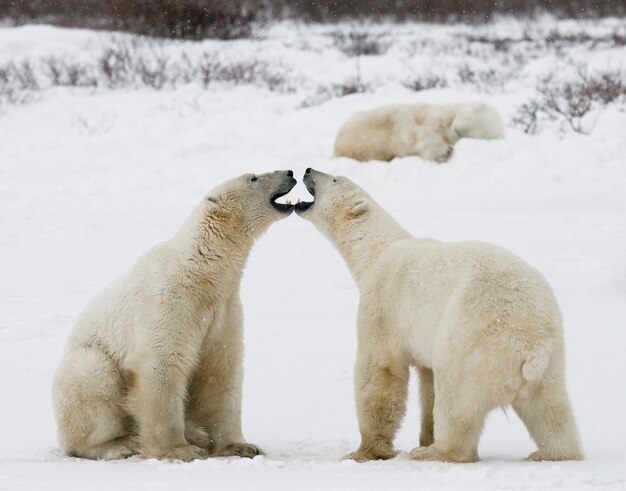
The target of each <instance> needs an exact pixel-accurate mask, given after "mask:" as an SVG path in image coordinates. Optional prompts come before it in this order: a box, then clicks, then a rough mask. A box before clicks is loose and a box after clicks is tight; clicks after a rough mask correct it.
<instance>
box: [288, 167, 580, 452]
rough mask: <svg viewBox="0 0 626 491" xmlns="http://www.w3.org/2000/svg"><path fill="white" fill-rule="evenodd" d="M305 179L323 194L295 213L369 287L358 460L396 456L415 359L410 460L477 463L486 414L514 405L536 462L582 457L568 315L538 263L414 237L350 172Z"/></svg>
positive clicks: (361, 331) (361, 314)
mask: <svg viewBox="0 0 626 491" xmlns="http://www.w3.org/2000/svg"><path fill="white" fill-rule="evenodd" d="M304 183H305V185H306V186H307V188H308V189H309V191H310V192H311V194H312V195H313V196H314V198H315V200H314V202H313V203H305V202H302V203H299V204H297V205H296V213H298V214H299V215H300V216H301V217H303V218H305V219H307V220H309V221H311V222H313V224H314V225H315V226H316V227H317V228H318V229H319V230H320V231H321V232H322V233H323V234H324V235H326V236H327V237H328V238H329V239H330V240H331V242H333V243H334V244H335V245H336V247H337V248H338V249H339V252H340V253H341V254H342V255H343V257H344V259H345V260H346V262H347V264H348V267H349V268H350V271H351V272H352V275H353V276H354V278H355V280H356V283H357V285H358V287H359V291H360V303H359V310H358V319H357V325H358V353H357V362H356V373H355V385H356V401H357V411H358V417H359V426H360V431H361V445H360V447H359V448H358V450H357V451H356V452H354V453H352V454H350V455H348V456H347V458H349V459H354V460H357V461H366V460H373V459H388V458H391V457H393V456H394V455H395V452H394V447H393V438H394V435H395V433H396V431H397V430H398V427H399V425H400V422H401V419H402V417H403V415H404V412H405V406H406V398H407V383H408V380H409V367H411V366H414V367H417V369H418V372H419V375H420V395H421V406H422V425H421V434H420V446H421V447H420V448H415V449H414V450H413V451H412V452H411V454H410V457H411V458H413V459H416V460H442V461H448V462H474V461H476V460H478V454H477V445H478V439H479V436H480V432H481V429H482V427H483V423H484V421H485V418H486V416H487V413H488V412H489V411H491V410H492V409H494V408H496V407H498V406H505V405H508V404H511V405H513V407H514V408H515V411H516V412H517V414H518V415H519V416H520V418H521V419H522V421H523V422H524V424H525V425H526V427H527V428H528V431H529V433H530V435H531V436H532V438H533V439H534V441H535V443H536V444H537V446H538V450H537V451H536V452H534V453H532V454H531V455H530V456H529V459H531V460H570V459H571V460H578V459H582V452H581V448H580V444H579V441H578V434H577V430H576V424H575V422H574V416H573V414H572V410H571V407H570V403H569V400H568V396H567V392H566V388H565V369H564V347H563V330H562V326H561V314H560V312H559V307H558V305H557V302H556V300H555V298H554V294H553V293H552V290H551V288H550V286H549V285H548V283H547V282H546V280H545V279H544V278H543V276H542V275H541V274H540V273H539V272H538V271H537V270H535V269H534V268H532V267H531V266H529V265H528V264H526V263H525V262H523V261H522V260H521V259H519V258H518V257H516V256H514V255H513V254H511V253H510V252H508V251H506V250H504V249H501V248H499V247H496V246H494V245H491V244H486V243H482V242H452V243H444V242H439V241H436V240H432V239H418V238H415V237H413V236H411V235H410V234H409V233H408V232H406V231H405V230H404V229H403V228H402V227H400V225H398V223H397V222H396V221H395V220H394V219H393V218H392V217H391V216H389V215H388V214H387V213H386V212H385V211H384V210H383V209H382V208H381V207H380V206H378V205H377V204H376V203H375V202H374V200H372V198H370V197H369V196H368V195H367V194H366V193H365V192H364V191H363V190H362V189H361V188H359V187H358V186H357V185H356V184H354V183H352V182H351V181H350V180H348V179H346V178H345V177H333V176H330V175H327V174H324V173H322V172H317V171H314V170H311V169H308V170H307V171H306V174H305V177H304Z"/></svg>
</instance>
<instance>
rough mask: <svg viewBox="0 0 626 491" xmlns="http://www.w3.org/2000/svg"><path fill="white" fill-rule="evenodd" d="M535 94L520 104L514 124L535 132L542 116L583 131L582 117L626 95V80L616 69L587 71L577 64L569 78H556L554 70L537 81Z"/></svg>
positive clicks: (574, 129)
mask: <svg viewBox="0 0 626 491" xmlns="http://www.w3.org/2000/svg"><path fill="white" fill-rule="evenodd" d="M536 90H537V95H536V96H535V97H534V98H533V99H531V100H530V101H528V102H526V103H524V104H522V106H520V108H519V109H518V112H517V114H516V115H515V116H514V117H513V120H512V122H513V124H514V125H515V126H517V127H519V128H521V129H522V130H523V131H524V132H526V133H530V134H534V133H537V132H538V131H539V130H540V123H541V121H543V120H551V121H555V120H558V121H560V123H561V126H562V127H563V126H564V127H569V128H570V129H571V130H573V131H575V132H577V133H582V134H586V133H588V130H587V129H586V128H585V127H584V126H583V118H584V117H585V116H586V115H587V114H589V113H590V112H591V111H594V110H596V109H599V108H603V107H606V106H608V105H610V104H613V103H615V102H617V101H624V100H625V99H626V82H625V81H624V77H623V76H622V74H620V73H619V72H601V73H595V74H590V73H589V72H588V71H587V69H586V68H581V67H579V68H578V70H577V72H576V77H575V78H574V79H572V80H565V81H559V80H558V78H557V74H556V73H552V74H550V75H548V76H545V77H542V78H540V79H539V80H538V82H537V87H536Z"/></svg>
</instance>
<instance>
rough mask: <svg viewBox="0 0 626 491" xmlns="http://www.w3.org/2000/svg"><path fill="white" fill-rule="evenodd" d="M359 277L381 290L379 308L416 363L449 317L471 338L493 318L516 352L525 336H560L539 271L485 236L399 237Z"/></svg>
mask: <svg viewBox="0 0 626 491" xmlns="http://www.w3.org/2000/svg"><path fill="white" fill-rule="evenodd" d="M365 283H366V284H367V285H368V287H367V288H368V289H375V290H377V291H379V292H381V297H380V298H381V300H380V301H381V305H380V308H382V309H383V310H384V311H385V313H386V315H388V316H390V319H392V321H391V322H392V324H394V325H396V326H397V327H398V329H399V330H400V332H401V333H402V337H404V338H405V339H407V340H412V341H409V343H410V344H411V345H412V346H414V351H415V352H416V353H417V356H418V358H419V359H420V363H422V364H423V365H424V366H432V365H431V363H432V358H431V357H432V350H433V347H434V343H435V342H436V339H437V336H438V335H439V334H441V333H442V332H443V331H445V330H446V329H448V327H447V326H446V325H445V324H446V323H447V322H448V321H449V320H450V319H451V318H454V319H455V322H454V326H455V327H454V329H458V328H463V329H472V330H474V329H475V330H476V331H477V332H476V337H477V338H480V337H481V336H482V335H483V334H480V332H483V331H484V330H489V329H493V328H492V327H490V326H493V325H496V326H501V329H502V333H501V335H502V338H503V339H505V340H506V343H509V344H510V345H516V344H518V343H519V350H520V352H523V351H527V350H528V349H529V348H530V347H529V346H528V345H527V343H526V340H527V339H533V340H535V341H534V342H541V343H544V344H545V345H550V344H552V342H553V341H554V340H555V339H557V338H558V337H559V336H561V317H560V311H559V309H558V305H557V302H556V299H555V297H554V294H553V292H552V289H551V288H550V286H549V284H548V283H547V281H546V280H545V278H544V277H543V276H542V275H541V273H540V272H539V271H537V270H536V269H535V268H533V267H532V266H530V265H529V264H527V263H526V262H524V261H523V260H522V259H520V258H519V257H517V256H516V255H514V254H513V253H511V252H509V251H507V250H505V249H502V248H500V247H498V246H495V245H493V244H488V243H484V242H477V241H467V242H451V243H444V242H439V241H435V240H427V239H415V238H412V239H408V240H404V241H400V242H397V243H395V244H393V245H391V246H390V247H389V248H388V249H387V250H386V251H385V252H384V253H383V254H381V256H380V257H379V259H378V261H377V262H376V263H375V264H374V265H372V268H371V270H370V272H369V274H368V277H367V279H366V280H365ZM363 293H365V292H363ZM459 319H467V321H468V322H467V323H465V322H458V320H459ZM472 319H479V320H480V321H479V322H472ZM415 322H419V324H420V325H419V326H416V325H414V324H415ZM493 332H495V331H493ZM416 333H420V334H419V339H417V338H416ZM466 334H467V333H466Z"/></svg>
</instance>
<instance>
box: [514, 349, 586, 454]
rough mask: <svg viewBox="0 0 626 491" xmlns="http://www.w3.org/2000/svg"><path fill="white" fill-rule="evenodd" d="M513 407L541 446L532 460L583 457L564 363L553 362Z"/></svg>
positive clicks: (518, 398)
mask: <svg viewBox="0 0 626 491" xmlns="http://www.w3.org/2000/svg"><path fill="white" fill-rule="evenodd" d="M513 408H514V409H515V412H516V413H517V414H518V416H519V417H520V419H521V420H522V421H523V422H524V424H525V425H526V428H527V429H528V432H529V433H530V436H531V437H532V439H533V440H534V441H535V443H536V444H537V447H538V450H537V451H535V452H533V453H531V454H530V455H529V456H528V460H582V458H583V454H582V451H581V448H580V443H579V440H578V431H577V429H576V423H575V421H574V415H573V413H572V408H571V405H570V402H569V398H568V396H567V392H566V390H565V380H564V376H563V367H562V366H559V364H558V363H555V362H554V361H553V362H552V363H551V364H550V365H549V366H548V369H547V371H546V374H545V376H544V378H543V379H542V380H541V381H540V382H538V383H537V384H535V385H534V386H533V387H532V388H530V389H529V390H528V391H524V392H523V393H522V394H520V396H518V397H517V398H516V399H515V400H514V401H513Z"/></svg>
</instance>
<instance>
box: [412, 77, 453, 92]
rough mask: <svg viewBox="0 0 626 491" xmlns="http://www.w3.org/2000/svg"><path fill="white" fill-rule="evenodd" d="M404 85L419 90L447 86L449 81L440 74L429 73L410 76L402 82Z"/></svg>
mask: <svg viewBox="0 0 626 491" xmlns="http://www.w3.org/2000/svg"><path fill="white" fill-rule="evenodd" d="M402 85H404V86H405V87H406V88H407V89H411V90H414V91H416V92H419V91H421V90H428V89H436V88H440V87H447V86H448V81H447V80H446V79H445V78H444V77H442V76H440V75H435V74H432V73H431V74H427V75H421V76H419V75H418V76H414V77H411V78H408V79H407V80H405V81H404V82H402Z"/></svg>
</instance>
